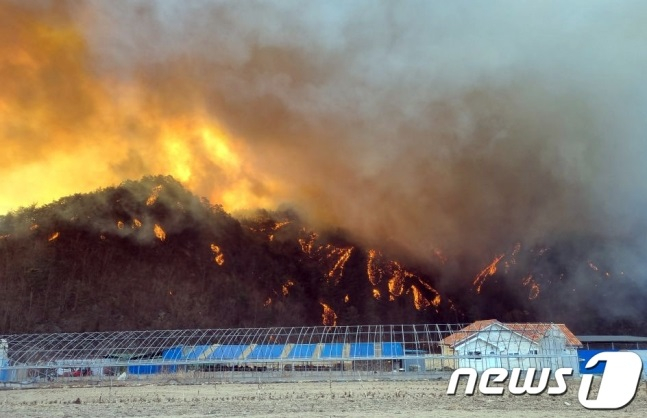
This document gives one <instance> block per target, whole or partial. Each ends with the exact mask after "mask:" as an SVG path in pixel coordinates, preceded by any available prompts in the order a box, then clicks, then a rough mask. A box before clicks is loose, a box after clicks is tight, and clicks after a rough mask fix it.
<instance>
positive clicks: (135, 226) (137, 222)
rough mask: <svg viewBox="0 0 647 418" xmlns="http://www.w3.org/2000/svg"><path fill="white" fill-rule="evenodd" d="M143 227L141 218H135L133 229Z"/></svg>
mask: <svg viewBox="0 0 647 418" xmlns="http://www.w3.org/2000/svg"><path fill="white" fill-rule="evenodd" d="M141 227H142V222H141V221H140V220H139V219H133V229H138V228H141Z"/></svg>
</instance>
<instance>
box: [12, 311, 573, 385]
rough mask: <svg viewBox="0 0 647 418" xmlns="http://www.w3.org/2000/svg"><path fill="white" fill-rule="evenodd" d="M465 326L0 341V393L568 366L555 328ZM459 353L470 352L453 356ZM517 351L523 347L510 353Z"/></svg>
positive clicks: (167, 333)
mask: <svg viewBox="0 0 647 418" xmlns="http://www.w3.org/2000/svg"><path fill="white" fill-rule="evenodd" d="M474 324H478V322H477V323H474ZM474 324H471V325H469V324H416V325H414V324H407V325H358V326H334V327H330V326H315V327H274V328H232V329H202V330H198V329H189V330H153V331H113V332H86V333H55V334H14V335H0V386H1V385H2V384H4V385H5V386H7V385H18V386H20V385H22V386H25V385H27V386H29V385H38V384H44V383H51V382H69V381H79V382H84V381H86V382H99V383H100V382H106V381H110V382H111V384H112V382H113V381H126V380H128V381H133V380H135V381H141V380H145V379H148V380H151V381H177V382H200V381H254V382H256V381H261V380H262V381H281V380H304V379H306V380H307V379H314V380H323V379H326V380H328V379H357V378H360V379H361V378H369V377H371V378H407V379H411V378H430V377H433V376H443V375H448V374H450V373H451V372H452V371H453V370H454V369H456V368H458V367H465V366H470V367H478V366H479V365H482V366H483V367H485V366H488V367H489V366H492V365H495V366H499V367H508V368H509V367H551V368H554V367H577V353H576V352H574V351H572V350H569V349H568V348H569V347H566V346H565V345H564V339H561V340H560V339H559V338H554V336H553V334H556V333H557V332H558V331H560V328H559V327H560V326H559V325H554V324H514V325H515V326H516V328H510V329H508V328H505V326H506V325H510V324H501V323H499V322H498V321H494V322H489V323H487V324H486V323H483V324H481V325H479V326H478V328H475V326H474ZM537 336H538V337H537ZM548 337H550V338H548ZM541 338H543V340H541V341H540V339H541ZM533 339H534V340H536V341H535V342H534V343H533ZM524 344H525V345H524ZM532 344H534V345H532ZM547 344H548V345H547ZM551 344H552V345H554V347H551V346H550V345H551ZM566 345H568V341H566ZM468 346H469V347H472V348H470V349H469V351H465V349H463V348H462V347H468ZM512 346H514V347H516V348H512ZM531 346H532V347H535V346H536V348H532V347H531ZM474 347H477V348H474ZM478 347H483V348H482V349H479V348H478ZM493 347H497V348H496V349H495V348H493ZM523 347H531V348H530V349H529V348H525V349H524V350H525V352H521V351H519V350H520V349H523Z"/></svg>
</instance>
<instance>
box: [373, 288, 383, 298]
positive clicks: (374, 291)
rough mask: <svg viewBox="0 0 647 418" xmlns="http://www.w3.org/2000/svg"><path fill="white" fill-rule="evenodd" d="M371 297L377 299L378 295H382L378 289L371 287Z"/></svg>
mask: <svg viewBox="0 0 647 418" xmlns="http://www.w3.org/2000/svg"><path fill="white" fill-rule="evenodd" d="M373 297H374V298H375V299H377V300H379V299H380V297H382V295H381V294H380V291H379V290H378V289H373Z"/></svg>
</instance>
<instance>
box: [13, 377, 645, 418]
mask: <svg viewBox="0 0 647 418" xmlns="http://www.w3.org/2000/svg"><path fill="white" fill-rule="evenodd" d="M569 383H570V385H569V391H568V392H567V393H566V394H565V395H563V396H549V395H546V394H544V395H540V396H528V395H525V396H511V395H509V394H507V393H506V394H504V396H502V397H495V396H483V395H474V396H465V395H457V396H449V395H446V393H445V391H446V390H447V381H446V380H441V381H424V380H419V381H363V382H358V381H352V382H303V383H266V384H256V383H248V384H240V383H238V384H235V383H218V384H213V383H212V384H199V385H151V384H144V383H142V384H138V383H129V384H127V385H124V386H118V387H115V386H113V387H109V386H100V387H87V386H85V387H74V386H65V387H54V388H39V389H20V390H17V389H8V390H3V391H0V416H2V417H75V416H86V417H90V416H94V417H125V416H128V417H201V416H263V417H284V416H299V417H360V416H362V417H363V416H377V417H391V416H401V417H408V418H409V417H422V416H454V417H482V416H496V417H499V418H506V417H510V418H512V417H515V418H516V417H524V418H534V417H557V416H559V417H581V416H615V417H618V416H621V417H644V416H647V390H646V387H645V384H644V383H643V384H641V386H640V388H639V391H638V394H637V396H636V398H635V399H634V401H633V402H632V403H631V404H630V405H629V406H627V407H626V408H624V409H621V410H619V411H589V410H587V409H585V408H583V407H582V406H581V405H580V403H579V402H578V400H577V388H578V387H579V381H577V380H573V381H570V382H569Z"/></svg>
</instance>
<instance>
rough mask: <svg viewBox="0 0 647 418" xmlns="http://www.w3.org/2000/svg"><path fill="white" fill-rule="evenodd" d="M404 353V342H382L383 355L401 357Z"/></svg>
mask: <svg viewBox="0 0 647 418" xmlns="http://www.w3.org/2000/svg"><path fill="white" fill-rule="evenodd" d="M403 355H404V346H403V344H402V343H382V357H401V356H403Z"/></svg>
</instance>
